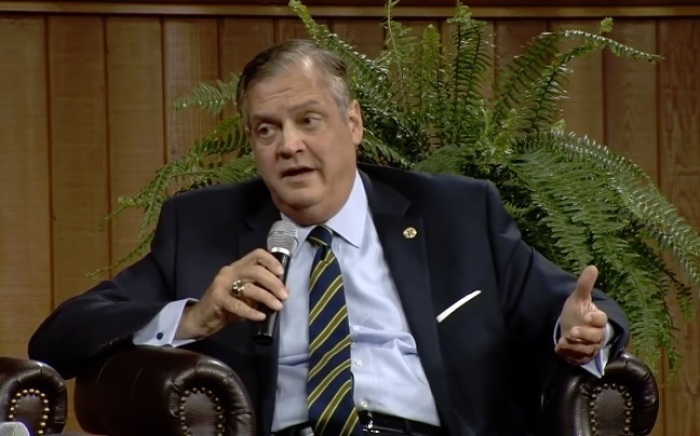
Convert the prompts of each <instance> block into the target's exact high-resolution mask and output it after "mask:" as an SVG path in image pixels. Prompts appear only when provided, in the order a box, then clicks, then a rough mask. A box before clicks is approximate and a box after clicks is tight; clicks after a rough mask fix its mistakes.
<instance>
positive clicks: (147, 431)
mask: <svg viewBox="0 0 700 436" xmlns="http://www.w3.org/2000/svg"><path fill="white" fill-rule="evenodd" d="M75 387H76V389H75V412H76V416H77V418H78V422H79V423H80V426H81V427H82V428H83V430H85V431H87V432H90V433H96V434H109V435H110V436H122V435H123V436H126V435H128V436H139V435H144V436H145V435H154V434H172V435H176V434H182V435H188V434H196V435H254V434H255V416H254V413H253V408H252V407H251V401H250V399H249V397H248V394H247V392H246V390H245V388H244V385H243V383H242V382H241V380H240V379H239V378H238V376H237V375H236V374H235V373H234V372H233V370H232V369H231V368H229V367H228V366H226V365H225V364H223V363H222V362H220V361H218V360H216V359H214V358H211V357H209V356H205V355H203V354H199V353H195V352H192V351H187V350H183V349H178V348H170V347H148V346H139V347H129V348H127V349H121V350H119V351H117V352H115V353H113V354H111V355H109V356H107V357H106V358H103V359H100V360H98V361H97V362H95V364H94V365H91V366H90V367H89V368H88V369H87V370H86V371H83V372H82V373H81V374H80V375H78V378H77V380H76V386H75Z"/></svg>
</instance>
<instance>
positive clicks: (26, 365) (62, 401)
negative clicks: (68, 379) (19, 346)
mask: <svg viewBox="0 0 700 436" xmlns="http://www.w3.org/2000/svg"><path fill="white" fill-rule="evenodd" d="M67 405H68V394H67V391H66V384H65V381H64V380H63V378H62V377H61V376H60V375H59V374H58V372H56V370H54V369H53V368H51V367H50V366H48V365H46V364H45V363H41V362H38V361H36V360H31V359H24V358H17V357H0V422H3V421H18V422H21V423H23V424H24V425H26V426H27V428H28V429H29V431H30V433H31V434H47V433H60V432H61V431H62V430H63V427H64V426H65V425H66V414H67Z"/></svg>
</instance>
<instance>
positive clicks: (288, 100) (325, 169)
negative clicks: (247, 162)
mask: <svg viewBox="0 0 700 436" xmlns="http://www.w3.org/2000/svg"><path fill="white" fill-rule="evenodd" d="M247 107H248V127H249V132H248V137H249V139H250V142H251V144H252V146H253V153H254V154H255V158H256V162H257V167H258V173H259V174H260V176H261V177H262V178H263V180H264V181H265V183H266V184H267V186H268V188H269V189H270V191H271V193H272V198H273V200H274V202H275V204H276V205H277V207H278V208H279V209H280V210H281V211H282V212H283V213H285V214H286V215H288V216H289V217H290V218H292V219H293V220H295V221H296V222H297V223H299V224H302V225H311V224H317V223H320V222H323V221H326V220H328V219H329V218H331V217H332V216H333V215H335V214H336V213H337V212H338V211H339V210H340V209H341V208H342V207H343V205H344V204H345V202H346V200H347V198H348V196H349V195H350V191H351V189H352V184H353V181H354V178H355V172H356V168H357V160H356V149H357V146H358V144H359V143H360V142H361V141H362V134H363V130H362V116H361V113H360V107H359V105H358V103H357V102H356V101H353V102H351V103H350V105H349V106H348V108H347V115H346V114H344V113H342V111H341V110H340V109H339V108H338V105H337V104H336V101H335V99H334V98H333V95H332V93H331V91H330V88H329V85H328V82H327V79H326V78H325V76H324V75H323V73H322V72H321V71H320V70H319V69H318V68H316V67H314V66H313V65H312V64H311V63H305V62H300V63H297V64H294V65H292V66H290V67H288V68H286V69H285V70H283V71H281V72H279V73H277V74H276V75H274V76H272V77H269V78H266V79H264V80H261V81H259V82H257V83H254V84H253V85H252V86H251V87H250V88H249V89H248V92H247Z"/></svg>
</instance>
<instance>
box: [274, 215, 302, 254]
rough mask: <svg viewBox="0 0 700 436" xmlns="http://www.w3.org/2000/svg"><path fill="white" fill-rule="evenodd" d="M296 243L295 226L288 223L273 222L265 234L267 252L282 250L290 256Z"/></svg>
mask: <svg viewBox="0 0 700 436" xmlns="http://www.w3.org/2000/svg"><path fill="white" fill-rule="evenodd" d="M298 243H299V239H298V237H297V226H295V225H294V224H293V223H291V222H289V221H283V220H280V221H277V222H275V223H274V224H273V225H272V227H271V228H270V232H269V233H268V234H267V251H278V250H280V249H282V250H286V251H288V252H289V255H290V256H291V254H292V253H293V252H294V249H296V248H297V244H298Z"/></svg>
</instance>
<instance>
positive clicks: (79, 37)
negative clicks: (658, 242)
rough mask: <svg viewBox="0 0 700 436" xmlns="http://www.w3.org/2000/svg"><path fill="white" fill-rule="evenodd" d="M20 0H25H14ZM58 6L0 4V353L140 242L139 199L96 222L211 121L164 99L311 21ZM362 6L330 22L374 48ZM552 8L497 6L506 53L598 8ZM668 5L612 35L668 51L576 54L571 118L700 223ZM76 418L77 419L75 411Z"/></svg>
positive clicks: (686, 34)
mask: <svg viewBox="0 0 700 436" xmlns="http://www.w3.org/2000/svg"><path fill="white" fill-rule="evenodd" d="M12 3H16V4H18V3H21V2H5V4H6V6H7V5H8V4H12ZM25 3H27V4H30V3H31V4H48V3H50V2H25ZM55 3H57V4H58V3H66V4H68V3H70V2H55ZM73 3H77V2H73ZM92 3H93V4H99V2H92ZM685 4H692V2H691V3H685ZM64 6H65V5H64ZM51 7H52V8H54V9H50V10H49V9H46V10H42V9H41V8H39V9H36V10H33V9H32V10H29V9H27V10H25V12H24V13H16V12H7V11H9V10H12V11H16V10H17V9H16V8H15V9H12V8H5V9H2V7H0V11H2V10H4V11H6V12H4V13H3V12H0V296H1V297H2V298H0V313H1V314H2V315H1V316H0V327H1V328H0V354H2V355H15V356H25V355H26V343H27V340H28V338H29V336H30V335H31V333H32V332H33V331H34V329H35V328H36V327H37V326H38V324H39V323H40V322H41V320H42V319H43V318H44V317H46V316H47V315H48V314H49V312H50V311H51V310H52V308H54V307H55V306H56V305H57V304H59V303H60V302H62V301H64V300H65V299H67V298H69V297H71V296H73V295H76V294H78V293H80V292H82V291H83V290H85V289H87V288H88V287H90V286H92V285H93V284H94V283H95V281H94V280H92V279H88V278H86V276H85V274H86V273H87V272H88V271H92V270H94V269H97V268H100V267H103V266H106V265H108V264H110V262H111V261H113V260H115V259H117V258H119V257H120V256H122V255H124V254H125V253H127V252H128V251H129V250H130V249H131V248H132V247H133V246H134V242H135V233H136V227H137V225H138V220H139V217H138V215H137V214H136V213H129V214H127V215H125V216H122V217H121V218H119V219H117V220H115V221H113V222H111V224H110V225H109V226H108V228H107V229H106V230H105V231H104V232H98V230H97V227H98V224H99V222H100V221H101V219H102V218H103V217H104V216H106V215H107V214H108V213H109V212H110V210H112V209H113V208H114V207H115V205H116V201H117V199H118V197H119V196H122V195H128V194H133V193H134V192H135V191H136V190H137V189H138V188H139V187H140V186H142V185H143V184H144V183H145V182H146V181H147V180H149V178H150V177H151V176H152V175H153V172H154V170H155V169H156V168H158V167H159V166H160V165H162V164H163V163H164V162H166V161H168V160H171V159H173V158H176V157H177V156H179V155H181V154H182V152H183V151H184V150H185V149H186V148H187V147H189V145H190V144H192V141H193V140H194V139H195V138H197V137H198V136H199V135H201V134H202V133H203V132H204V131H206V130H207V129H208V128H210V127H211V126H212V125H213V124H212V123H213V120H212V119H211V118H210V117H209V116H208V115H205V114H203V113H199V112H196V111H192V112H177V113H175V112H172V111H169V110H168V109H167V107H168V105H169V104H170V103H172V102H173V100H174V99H175V98H177V97H178V96H181V95H183V94H184V93H187V92H188V91H189V90H191V89H192V88H193V87H194V86H195V85H196V84H197V83H199V82H201V81H209V80H213V79H216V78H228V77H229V73H230V72H232V71H240V69H241V68H242V66H243V64H244V63H245V61H246V60H247V59H248V58H249V57H250V56H251V55H253V54H254V53H255V52H257V51H259V50H260V49H262V48H264V47H267V46H269V45H270V44H272V43H273V42H277V41H282V40H285V39H288V38H291V37H298V36H304V35H305V32H304V30H303V28H302V26H301V25H300V23H299V22H298V21H297V19H296V18H293V17H285V16H283V15H284V14H280V13H279V10H277V9H276V10H275V11H276V12H275V13H274V14H272V13H266V12H264V8H263V9H259V11H261V12H260V13H258V14H251V13H248V14H247V15H246V16H236V15H231V14H227V15H216V14H214V15H211V14H210V13H207V14H203V15H201V16H187V15H182V16H180V15H173V14H168V13H163V14H158V13H157V11H158V9H157V8H158V7H161V6H158V5H156V6H151V7H153V8H156V9H153V10H151V12H149V13H148V14H129V13H121V12H120V13H112V12H113V10H112V9H109V10H110V11H112V12H109V13H108V12H104V13H100V12H99V10H96V11H93V12H91V13H81V14H75V13H69V12H70V8H68V9H67V10H69V12H66V11H65V10H61V9H60V8H59V9H55V7H58V6H55V5H51ZM123 7H127V6H123ZM162 7H166V5H162ZM66 8H67V6H66ZM554 10H555V11H556V9H554ZM105 11H107V10H105ZM354 11H355V12H353V13H352V14H350V15H351V16H350V15H348V16H342V14H341V15H336V16H333V15H331V14H325V15H328V16H325V15H324V17H323V21H324V22H326V23H327V24H328V25H329V26H330V27H331V28H332V29H333V30H334V31H335V32H337V33H338V34H340V35H341V36H342V37H344V38H346V39H347V40H348V41H350V42H351V43H353V44H355V45H356V46H357V47H358V48H359V49H360V50H362V51H364V52H366V53H367V54H369V55H375V54H377V53H378V52H379V51H380V50H381V48H382V41H383V37H384V34H383V30H382V28H381V27H380V26H379V21H378V19H377V18H376V17H372V18H367V17H363V16H362V15H363V14H362V10H359V12H358V11H357V10H356V9H355V10H354ZM426 11H427V9H426ZM548 11H549V12H547V13H546V14H545V13H542V14H541V16H539V17H538V16H536V14H533V13H531V12H532V11H529V12H527V11H526V12H527V13H522V14H520V16H521V17H529V18H513V17H512V16H511V15H512V14H508V15H504V16H503V17H497V16H496V17H494V16H490V17H489V18H488V19H489V23H490V26H491V29H492V30H493V38H494V41H495V42H496V50H497V55H499V56H500V57H501V59H502V60H506V59H509V58H510V57H511V56H512V55H514V54H517V53H519V52H520V50H521V47H522V45H523V44H524V43H526V42H527V41H529V40H530V39H531V38H532V36H534V35H535V34H537V33H539V32H541V31H544V30H547V29H552V28H555V27H558V26H566V27H579V28H587V29H590V28H596V27H597V24H598V21H599V18H598V17H597V16H595V14H593V13H591V14H587V13H586V14H578V15H580V16H581V17H582V18H571V16H573V15H577V14H572V13H568V12H567V11H566V10H564V9H562V10H561V11H562V12H561V14H557V13H552V12H551V10H548ZM615 11H618V12H619V11H624V9H619V8H618V9H616V10H615ZM659 11H660V12H663V11H666V12H665V13H664V14H665V15H667V16H658V17H654V16H650V15H651V14H646V13H645V14H641V15H640V16H637V15H635V13H629V14H625V13H622V15H627V16H619V17H617V19H616V25H615V31H614V33H613V36H614V37H615V38H618V39H620V40H621V41H623V42H627V43H630V44H632V45H634V46H636V47H638V48H641V49H644V50H648V51H653V52H657V53H659V54H661V55H663V56H664V58H665V60H664V61H663V62H661V63H659V64H658V65H650V64H643V63H639V62H632V61H629V60H620V59H618V58H615V57H614V56H612V55H610V54H608V53H605V54H594V55H592V56H591V57H589V58H587V59H585V60H582V61H577V62H576V64H575V65H574V69H575V72H576V75H575V77H574V79H573V81H572V82H571V85H570V87H569V90H570V97H571V98H570V100H569V101H567V102H566V104H565V113H566V119H567V120H568V126H569V127H570V128H571V129H572V130H574V131H576V132H577V133H580V134H587V135H589V136H591V137H593V138H594V139H597V140H600V141H602V142H604V143H606V144H608V145H610V146H611V147H612V148H614V149H617V150H619V151H621V152H622V153H624V154H625V155H627V156H629V157H631V158H632V159H633V160H634V161H636V162H637V163H639V164H640V165H641V166H642V167H643V168H644V169H645V170H647V171H648V172H649V173H650V174H651V176H652V177H653V178H654V179H655V180H656V181H657V182H658V183H659V185H660V186H661V188H662V190H663V192H664V193H665V194H666V195H667V196H668V197H669V198H670V199H671V200H672V201H673V202H674V203H675V204H676V205H677V206H678V207H679V208H680V210H681V212H682V213H683V215H684V216H686V217H687V218H688V219H689V220H690V221H691V222H692V223H693V224H694V225H695V227H696V228H698V229H700V75H698V69H699V68H700V13H698V14H696V15H698V16H686V17H677V16H672V15H674V14H673V13H669V9H663V10H661V9H659ZM83 12H84V11H83ZM122 12H128V10H123V11H122ZM478 12H479V10H478V9H475V14H476V15H477V16H478V15H479V13H478ZM521 12H522V9H521ZM541 12H542V11H541ZM569 12H570V11H569ZM589 12H590V11H589ZM410 15H412V17H411V18H410V21H407V22H410V23H411V24H413V25H415V26H424V25H426V24H428V23H429V22H432V23H436V24H437V25H439V26H443V27H444V26H445V25H446V24H445V20H444V18H441V17H435V16H431V18H430V19H420V18H417V17H416V16H415V14H413V13H411V14H410ZM515 15H518V14H515ZM563 17H565V18H563ZM698 315H700V311H698ZM698 319H700V318H696V319H695V320H693V321H692V322H690V323H684V322H682V320H681V318H680V316H678V317H677V321H678V326H679V328H680V330H679V333H678V338H679V340H680V344H681V347H682V352H683V357H684V365H683V367H682V369H681V370H680V372H679V375H678V377H677V378H676V379H675V381H673V382H672V383H670V384H664V385H663V386H662V394H663V407H662V414H661V416H660V418H659V421H658V424H657V427H656V431H655V433H654V434H655V435H657V436H658V435H668V436H691V435H698V434H700V321H698ZM665 371H666V369H665V368H663V369H662V374H660V375H663V373H664V372H665ZM659 381H660V382H661V381H662V380H661V379H660V380H659ZM69 429H73V430H77V429H78V427H77V424H76V423H75V421H74V419H73V418H71V421H70V424H69Z"/></svg>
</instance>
